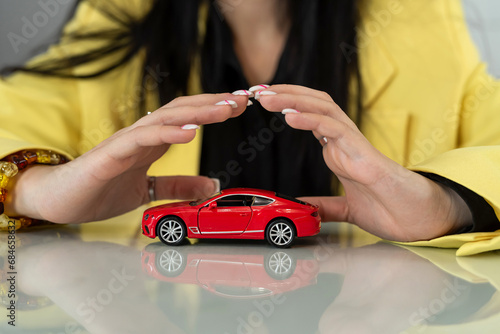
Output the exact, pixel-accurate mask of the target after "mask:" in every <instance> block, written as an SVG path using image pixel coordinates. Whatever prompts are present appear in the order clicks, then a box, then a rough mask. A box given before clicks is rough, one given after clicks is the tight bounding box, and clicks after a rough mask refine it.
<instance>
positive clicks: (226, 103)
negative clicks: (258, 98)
mask: <svg viewBox="0 0 500 334" xmlns="http://www.w3.org/2000/svg"><path fill="white" fill-rule="evenodd" d="M215 105H216V106H231V108H233V109H235V108H238V103H236V101H233V100H224V101H220V102H217V103H216V104H215Z"/></svg>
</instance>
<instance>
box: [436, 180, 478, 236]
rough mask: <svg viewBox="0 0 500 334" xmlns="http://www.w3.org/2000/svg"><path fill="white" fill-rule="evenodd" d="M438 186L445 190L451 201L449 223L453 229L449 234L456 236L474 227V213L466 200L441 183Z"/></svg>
mask: <svg viewBox="0 0 500 334" xmlns="http://www.w3.org/2000/svg"><path fill="white" fill-rule="evenodd" d="M438 185H439V186H440V187H441V188H443V189H444V191H445V192H446V193H447V196H448V198H449V200H450V214H449V222H450V224H451V229H450V231H449V232H448V233H447V234H454V233H457V232H458V231H462V230H464V229H465V228H466V227H468V226H472V225H473V222H474V219H473V217H472V211H471V210H470V208H469V206H468V205H467V203H466V202H465V201H464V199H463V198H462V197H461V196H460V195H459V194H458V193H457V192H456V191H454V190H453V189H451V188H449V187H447V186H445V185H442V184H439V183H438Z"/></svg>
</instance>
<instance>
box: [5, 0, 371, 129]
mask: <svg viewBox="0 0 500 334" xmlns="http://www.w3.org/2000/svg"><path fill="white" fill-rule="evenodd" d="M84 1H88V2H89V3H90V4H91V5H93V6H95V7H96V8H97V9H98V10H100V11H101V12H102V13H103V14H104V15H106V16H107V17H109V18H110V19H111V20H112V21H114V22H115V23H117V24H118V25H117V27H116V28H113V29H110V30H107V31H99V32H93V33H79V32H77V33H74V34H72V35H69V36H65V38H66V39H67V40H72V41H75V42H77V41H80V40H97V41H101V42H102V41H105V42H106V43H100V44H99V45H101V46H100V47H98V48H96V49H93V50H89V51H88V52H86V53H83V54H77V55H72V56H68V57H66V58H64V59H58V60H57V61H49V62H43V63H40V64H37V65H36V66H28V67H14V68H8V69H4V70H3V71H2V74H7V73H10V72H13V71H25V72H30V73H35V74H40V75H53V76H59V77H71V78H82V79H84V78H95V77H98V76H100V75H103V74H105V73H108V72H110V71H113V70H115V69H117V68H119V67H120V66H121V65H123V64H125V63H127V62H128V61H129V60H130V59H131V58H133V57H134V56H135V55H136V54H137V53H138V52H139V51H140V50H142V49H145V50H146V59H145V64H144V65H145V66H144V69H146V68H149V69H154V71H155V72H157V73H168V76H166V78H162V80H161V82H159V88H158V89H159V93H160V98H161V101H160V102H161V103H162V104H164V103H167V102H168V101H170V100H171V99H173V98H175V97H176V96H179V95H185V94H187V89H188V77H189V72H190V69H191V66H192V64H193V58H194V57H195V55H196V54H197V53H199V52H201V53H202V54H203V56H210V57H212V58H213V59H210V60H208V61H207V60H206V59H205V63H209V64H211V68H210V69H211V70H212V71H213V69H214V68H215V69H216V68H217V64H219V63H220V62H221V59H220V58H221V57H222V56H223V55H221V54H217V53H213V52H212V53H206V52H202V50H201V48H202V46H201V45H200V43H199V41H198V37H199V36H198V10H199V8H200V5H201V4H202V3H203V2H205V1H206V2H207V3H208V5H210V6H217V5H216V1H209V0H182V1H178V0H153V5H152V9H151V10H150V11H149V12H148V14H147V15H146V16H145V17H143V18H142V19H136V18H134V15H133V13H127V12H126V11H124V10H123V9H122V8H120V7H119V5H117V4H116V3H115V4H113V3H114V2H103V1H97V0H84ZM284 1H285V0H284ZM286 4H287V6H288V8H287V10H288V13H289V15H290V17H291V22H292V26H291V31H290V37H289V40H288V43H289V50H290V51H291V52H290V57H288V61H289V64H285V65H286V67H287V68H288V69H290V71H291V72H292V73H293V75H292V78H293V79H292V81H293V83H295V84H302V85H306V86H309V87H313V88H316V89H320V90H323V91H326V92H327V93H329V94H330V95H331V96H332V97H333V98H334V100H335V101H336V102H337V104H338V105H339V106H340V107H342V108H343V109H344V110H346V111H347V108H348V105H349V104H348V99H349V86H350V85H349V83H350V80H352V79H356V82H358V83H360V82H361V81H360V80H359V69H358V68H359V67H358V58H357V54H353V55H351V57H350V59H347V58H346V57H345V56H344V54H343V53H342V51H341V45H345V44H348V45H350V46H353V47H355V46H356V32H355V26H356V23H357V19H358V14H357V1H355V0H288V1H286ZM221 18H222V17H221ZM116 54H118V55H119V57H117V60H116V61H114V62H112V63H109V62H107V63H105V64H106V65H105V66H103V67H102V68H99V69H98V70H95V71H94V72H91V73H80V74H77V75H75V74H72V73H70V72H69V71H68V69H71V68H72V67H74V66H78V65H81V64H86V63H90V62H97V61H99V60H100V59H102V58H104V57H107V56H113V55H116ZM150 72H151V71H146V70H144V72H143V76H142V77H143V81H144V82H145V81H146V80H148V77H149V76H150V75H151V74H150ZM206 72H207V68H206V66H204V68H203V69H202V73H201V77H202V82H206V81H207V80H203V78H204V77H205V74H206ZM210 80H223V78H217V77H215V78H214V77H211V78H210ZM358 86H359V84H358ZM143 87H145V85H143ZM358 89H359V87H358ZM357 97H358V99H357V100H358V103H357V105H358V108H357V109H358V110H351V111H350V113H358V112H359V111H360V110H361V108H360V103H359V101H360V92H359V90H358V94H357ZM142 112H144V111H142ZM356 118H357V119H358V120H359V119H360V118H359V117H356Z"/></svg>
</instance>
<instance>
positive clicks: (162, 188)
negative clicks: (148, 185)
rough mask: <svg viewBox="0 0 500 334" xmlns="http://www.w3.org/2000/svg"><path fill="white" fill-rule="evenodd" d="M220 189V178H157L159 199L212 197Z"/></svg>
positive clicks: (156, 191) (156, 189)
mask: <svg viewBox="0 0 500 334" xmlns="http://www.w3.org/2000/svg"><path fill="white" fill-rule="evenodd" d="M219 191H220V182H219V180H218V179H210V178H208V177H206V176H161V177H157V178H156V185H155V193H156V199H157V200H163V199H180V200H189V199H201V198H206V197H210V196H212V195H213V194H215V193H217V192H219Z"/></svg>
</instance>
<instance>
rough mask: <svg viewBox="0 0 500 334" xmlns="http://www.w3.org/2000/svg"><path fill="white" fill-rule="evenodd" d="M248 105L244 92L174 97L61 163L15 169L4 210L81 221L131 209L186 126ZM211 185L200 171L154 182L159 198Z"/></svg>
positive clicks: (144, 199)
mask: <svg viewBox="0 0 500 334" xmlns="http://www.w3.org/2000/svg"><path fill="white" fill-rule="evenodd" d="M224 101H230V102H231V101H234V102H231V104H224V103H225V102H224ZM247 102H248V97H247V96H237V95H232V94H229V93H226V94H215V95H213V94H203V95H195V96H189V97H179V98H177V99H175V100H173V101H171V102H170V103H168V104H167V105H165V106H163V107H161V108H160V109H158V110H156V111H155V112H153V113H151V114H149V115H147V116H145V117H143V118H141V119H140V120H138V121H137V122H136V123H134V124H133V125H132V126H130V127H127V128H124V129H122V130H120V131H118V132H116V133H115V134H114V135H112V136H111V137H109V138H108V139H106V140H104V141H103V142H101V143H100V144H99V145H97V146H96V147H94V148H93V149H92V150H90V151H88V152H87V153H85V154H83V155H82V156H80V157H78V158H77V159H75V160H73V161H71V162H69V163H67V164H64V165H58V166H44V165H35V166H33V167H30V168H28V169H26V170H25V171H23V172H22V173H19V175H18V176H17V177H16V184H15V186H14V187H15V189H14V190H13V191H12V192H11V196H9V197H10V201H9V203H7V205H6V209H9V210H7V212H6V213H7V214H8V215H12V216H27V217H30V218H35V219H43V220H48V221H51V222H54V223H81V222H90V221H97V220H103V219H107V218H110V217H113V216H117V215H119V214H122V213H125V212H128V211H130V210H133V209H135V208H137V207H139V206H140V205H143V204H145V203H148V202H149V193H148V176H147V174H146V173H147V171H148V169H149V167H150V166H151V164H152V163H153V162H155V161H156V160H157V159H159V158H160V157H161V156H162V155H163V154H164V153H165V152H166V151H167V150H168V149H169V147H170V145H171V144H182V143H188V142H190V141H191V140H193V139H194V137H195V136H196V130H195V129H183V128H182V127H183V126H184V125H186V124H196V125H201V124H210V123H216V122H223V121H225V120H226V119H228V118H230V117H235V116H238V115H240V114H241V113H242V112H243V111H244V110H245V108H246V105H247ZM219 103H220V105H217V104H219ZM217 190H218V189H217V186H216V184H215V183H214V182H213V180H210V179H209V178H207V177H202V176H164V177H158V178H157V179H156V198H157V199H194V198H202V197H206V196H210V195H211V194H213V193H214V192H215V191H217Z"/></svg>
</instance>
